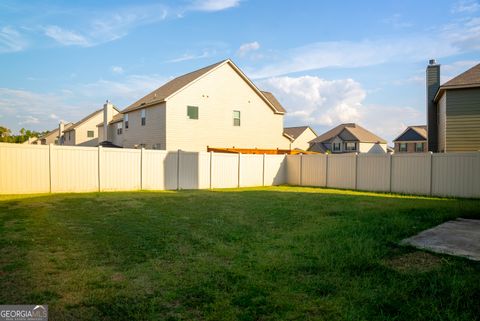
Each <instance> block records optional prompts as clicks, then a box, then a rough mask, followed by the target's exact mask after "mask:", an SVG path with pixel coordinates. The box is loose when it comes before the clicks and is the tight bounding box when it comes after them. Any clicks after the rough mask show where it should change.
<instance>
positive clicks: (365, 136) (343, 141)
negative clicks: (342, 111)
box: [308, 123, 387, 154]
mask: <svg viewBox="0 0 480 321" xmlns="http://www.w3.org/2000/svg"><path fill="white" fill-rule="evenodd" d="M308 150H309V151H313V152H318V153H327V152H329V153H333V154H339V153H386V152H387V141H386V140H385V139H383V138H380V137H379V136H377V135H375V134H374V133H372V132H370V131H368V130H366V129H365V128H363V127H361V126H359V125H357V124H354V123H347V124H341V125H338V126H337V127H335V128H333V129H331V130H329V131H327V132H326V133H324V134H322V135H320V136H318V137H317V138H315V139H313V140H311V141H310V148H309V149H308Z"/></svg>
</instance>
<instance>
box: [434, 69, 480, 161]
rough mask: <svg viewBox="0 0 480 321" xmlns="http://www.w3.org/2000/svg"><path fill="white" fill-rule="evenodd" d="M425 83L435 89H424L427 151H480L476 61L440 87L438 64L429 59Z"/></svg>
mask: <svg viewBox="0 0 480 321" xmlns="http://www.w3.org/2000/svg"><path fill="white" fill-rule="evenodd" d="M433 71H434V72H433ZM435 85H436V87H435ZM427 86H429V87H427V88H430V87H432V86H433V87H434V88H436V89H437V90H436V91H432V90H428V91H427V113H428V139H429V144H428V145H429V150H430V151H433V152H468V151H480V64H478V65H476V66H474V67H472V68H471V69H469V70H467V71H465V72H464V73H462V74H460V75H458V76H457V77H455V78H453V79H451V80H449V81H447V82H446V83H445V84H443V85H441V86H440V65H438V64H436V62H435V61H434V60H431V61H430V64H429V66H428V67H427Z"/></svg>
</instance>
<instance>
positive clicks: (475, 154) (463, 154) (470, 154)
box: [433, 152, 480, 158]
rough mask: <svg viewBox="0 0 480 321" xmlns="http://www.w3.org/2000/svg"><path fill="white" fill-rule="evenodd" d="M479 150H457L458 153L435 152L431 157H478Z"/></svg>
mask: <svg viewBox="0 0 480 321" xmlns="http://www.w3.org/2000/svg"><path fill="white" fill-rule="evenodd" d="M479 156H480V152H458V153H435V154H433V157H437V158H443V157H445V158H446V157H479Z"/></svg>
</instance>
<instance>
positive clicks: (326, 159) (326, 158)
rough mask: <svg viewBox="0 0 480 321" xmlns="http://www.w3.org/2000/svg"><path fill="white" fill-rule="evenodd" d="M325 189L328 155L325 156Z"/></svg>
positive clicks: (326, 185)
mask: <svg viewBox="0 0 480 321" xmlns="http://www.w3.org/2000/svg"><path fill="white" fill-rule="evenodd" d="M325 187H328V154H325Z"/></svg>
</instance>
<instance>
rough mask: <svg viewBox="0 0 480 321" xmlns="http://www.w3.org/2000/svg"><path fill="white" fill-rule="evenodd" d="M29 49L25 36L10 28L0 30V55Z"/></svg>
mask: <svg viewBox="0 0 480 321" xmlns="http://www.w3.org/2000/svg"><path fill="white" fill-rule="evenodd" d="M26 47H27V42H26V40H25V39H24V38H23V36H22V35H21V34H20V33H19V32H18V31H17V30H15V29H14V28H12V27H10V26H6V27H2V28H1V29H0V53H3V52H17V51H22V50H23V49H25V48H26Z"/></svg>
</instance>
